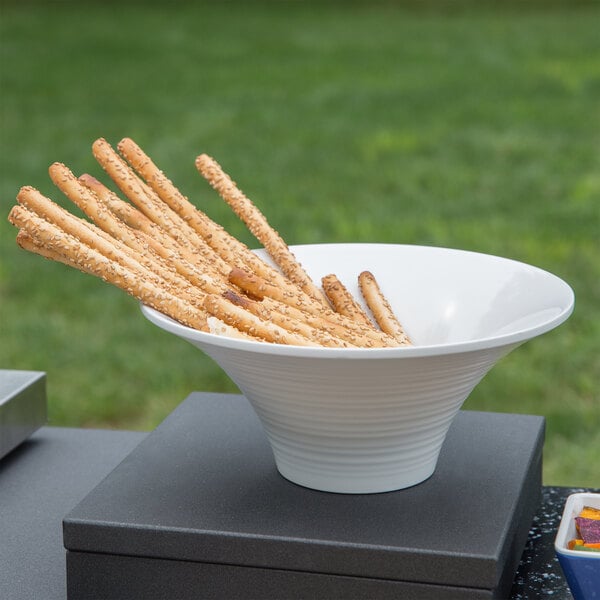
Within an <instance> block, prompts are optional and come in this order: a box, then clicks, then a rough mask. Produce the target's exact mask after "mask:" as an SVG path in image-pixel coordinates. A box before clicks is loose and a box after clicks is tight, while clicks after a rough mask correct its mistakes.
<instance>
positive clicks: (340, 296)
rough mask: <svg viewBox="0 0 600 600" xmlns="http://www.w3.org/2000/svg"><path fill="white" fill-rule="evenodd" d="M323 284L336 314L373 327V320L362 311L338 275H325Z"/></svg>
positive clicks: (322, 280)
mask: <svg viewBox="0 0 600 600" xmlns="http://www.w3.org/2000/svg"><path fill="white" fill-rule="evenodd" d="M321 283H322V284H323V291H324V292H325V295H326V296H327V298H328V299H329V302H331V305H332V306H333V308H334V310H335V311H336V312H338V313H340V314H341V315H345V316H346V317H350V318H351V319H353V320H354V321H357V322H358V323H363V324H364V325H372V323H371V320H370V319H369V317H368V316H367V314H366V313H365V311H364V310H363V309H362V306H360V304H359V303H358V302H357V301H356V300H355V298H354V297H353V296H352V294H351V293H350V292H349V291H348V289H347V288H346V287H345V286H344V284H343V283H342V282H341V281H340V280H339V279H338V278H337V276H336V275H334V274H331V275H325V277H323V278H322V279H321Z"/></svg>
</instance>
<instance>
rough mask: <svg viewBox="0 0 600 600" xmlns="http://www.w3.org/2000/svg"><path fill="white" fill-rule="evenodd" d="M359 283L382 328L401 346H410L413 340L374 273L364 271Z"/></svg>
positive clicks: (359, 277)
mask: <svg viewBox="0 0 600 600" xmlns="http://www.w3.org/2000/svg"><path fill="white" fill-rule="evenodd" d="M358 285H359V287H360V291H361V293H362V295H363V297H364V299H365V302H366V303H367V306H368V307H369V308H370V309H371V312H372V313H373V317H374V318H375V320H376V321H377V324H378V325H379V327H381V330H382V331H384V332H385V333H387V334H388V335H391V336H392V337H393V338H394V339H395V340H396V341H397V342H398V343H399V344H400V345H401V346H410V345H411V341H410V339H409V337H408V336H407V335H406V333H405V331H404V328H403V327H402V325H401V324H400V321H398V318H397V317H396V315H395V314H394V311H393V310H392V307H391V306H390V304H389V302H388V301H387V299H386V297H385V296H384V295H383V293H382V292H381V289H380V288H379V285H378V283H377V280H376V279H375V276H374V275H373V273H371V272H369V271H363V272H362V273H361V274H360V275H359V276H358Z"/></svg>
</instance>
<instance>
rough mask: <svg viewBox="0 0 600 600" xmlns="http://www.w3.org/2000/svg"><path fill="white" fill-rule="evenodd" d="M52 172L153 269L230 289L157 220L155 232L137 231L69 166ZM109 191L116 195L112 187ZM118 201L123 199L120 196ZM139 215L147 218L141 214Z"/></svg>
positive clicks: (71, 195) (79, 202)
mask: <svg viewBox="0 0 600 600" xmlns="http://www.w3.org/2000/svg"><path fill="white" fill-rule="evenodd" d="M49 172H50V176H51V178H52V180H53V181H54V183H55V184H56V185H57V186H58V187H59V188H60V189H61V191H62V192H63V193H64V194H65V195H66V196H67V197H68V198H69V199H71V200H72V201H73V202H74V203H75V204H76V205H77V206H79V208H81V210H82V211H83V212H85V213H86V214H87V215H88V216H89V217H90V218H91V219H92V220H93V221H94V222H95V223H96V224H97V225H99V226H100V227H103V228H104V229H106V231H107V232H109V233H110V234H111V235H112V236H113V238H114V239H115V240H120V241H122V242H123V243H125V244H126V245H127V246H128V247H129V248H131V249H132V250H133V251H134V252H135V253H136V254H137V255H138V260H139V261H140V262H142V263H143V264H144V266H146V267H148V268H149V269H150V270H152V271H154V272H157V273H158V274H159V275H161V276H162V277H164V278H166V279H169V280H173V278H174V275H173V273H174V272H177V273H178V274H179V276H181V277H183V278H185V279H187V281H188V282H189V283H191V284H193V285H194V286H197V287H198V288H200V289H201V290H203V291H205V292H210V293H218V292H222V291H225V290H226V289H228V288H227V286H226V285H225V282H224V281H223V280H222V279H221V278H220V277H214V276H211V274H210V269H207V268H205V261H204V260H202V259H201V258H199V257H198V256H197V255H196V256H195V255H193V254H192V253H191V252H190V251H189V249H187V248H185V247H182V246H180V245H179V244H177V243H176V242H175V241H174V240H173V239H172V238H170V237H169V236H168V235H167V234H166V233H165V232H164V230H162V229H161V228H160V227H158V226H156V225H155V224H154V223H151V225H152V226H153V227H152V229H151V232H152V234H153V235H147V234H146V233H145V232H143V231H136V230H133V229H131V228H130V227H129V226H128V225H126V224H125V223H123V222H122V221H121V220H120V219H118V218H117V217H116V215H115V214H114V213H113V212H112V211H110V210H107V209H106V207H105V203H104V202H101V201H100V199H99V198H98V196H97V195H96V194H95V192H94V191H93V190H92V188H89V187H88V186H85V185H84V184H83V183H82V182H81V178H79V179H77V178H76V177H75V176H74V175H73V173H71V171H70V170H69V169H68V168H67V167H65V166H64V165H61V164H60V163H54V164H53V165H52V166H51V167H50V169H49ZM100 185H101V184H100ZM107 191H108V192H109V193H110V194H112V192H110V190H107ZM117 200H118V201H119V202H122V201H121V200H120V199H118V198H117ZM128 206H130V205H128ZM131 208H132V209H133V210H136V209H134V208H133V207H131ZM139 216H140V217H142V219H145V217H144V216H143V215H142V214H141V213H140V215H139ZM172 248H174V250H173V249H172ZM139 257H143V259H142V258H139ZM198 265H200V267H201V268H199V267H198ZM168 271H171V272H172V273H169V272H168Z"/></svg>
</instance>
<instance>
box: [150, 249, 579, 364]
mask: <svg viewBox="0 0 600 600" xmlns="http://www.w3.org/2000/svg"><path fill="white" fill-rule="evenodd" d="M328 246H329V247H331V246H337V247H356V246H380V247H381V246H392V247H395V248H398V247H404V248H411V249H418V250H421V249H423V250H426V251H431V252H433V251H442V252H449V253H455V254H468V255H475V256H479V257H485V258H489V259H493V260H498V261H502V262H507V263H515V264H517V265H520V266H522V267H526V268H528V269H530V270H533V271H537V272H539V273H541V274H543V275H544V276H546V277H550V278H551V279H554V280H555V281H556V283H557V284H558V285H560V286H561V287H563V289H564V290H565V291H567V293H568V295H569V299H568V303H567V304H566V305H565V306H564V308H563V309H562V310H561V311H560V312H559V313H558V314H555V315H553V316H552V317H551V318H548V319H547V320H545V321H543V322H541V323H538V324H537V325H536V326H534V327H523V328H520V329H517V330H516V331H513V332H511V333H506V334H502V335H498V336H488V337H484V338H478V339H475V340H463V341H460V342H448V343H441V344H427V345H414V346H402V347H394V348H326V347H312V346H292V345H285V344H273V343H265V342H258V341H253V340H244V339H237V338H230V337H226V336H219V335H215V334H212V333H207V332H204V331H200V330H197V329H193V328H191V327H187V326H186V325H183V324H181V323H179V322H178V321H175V320H174V319H172V318H170V317H168V316H166V315H164V314H163V313H161V312H159V311H158V310H156V309H153V308H151V307H149V306H147V305H145V304H143V303H140V308H141V311H142V314H143V315H144V316H145V317H146V319H148V320H149V321H150V322H152V323H153V324H154V325H156V326H157V327H159V328H161V329H164V330H166V331H169V332H170V333H173V334H175V335H178V336H180V337H182V338H184V339H187V340H188V341H194V342H198V343H200V344H206V345H210V346H217V347H221V348H227V349H236V350H241V351H248V352H253V353H261V354H278V355H289V356H295V357H301V356H305V357H310V358H342V357H343V358H361V359H362V358H370V359H378V360H381V359H386V358H388V359H397V358H400V357H402V358H409V357H422V356H438V355H447V354H459V353H465V352H475V351H480V350H491V349H495V348H496V349H497V348H502V347H510V348H512V347H516V346H518V345H519V344H521V343H523V342H525V341H527V340H529V339H532V338H534V337H537V336H539V335H542V334H543V333H547V332H548V331H551V330H552V329H554V328H555V327H558V326H559V325H560V324H562V323H563V322H564V321H566V320H567V319H568V318H569V316H570V315H571V313H572V312H573V309H574V306H575V294H574V292H573V289H572V288H571V287H570V286H569V284H567V283H566V282H565V281H564V280H563V279H561V278H560V277H558V276H557V275H554V274H553V273H550V272H549V271H546V270H544V269H541V268H539V267H536V266H534V265H530V264H528V263H524V262H522V261H518V260H514V259H511V258H505V257H501V256H496V255H493V254H486V253H483V252H475V251H472V250H461V249H455V248H446V247H442V246H424V245H415V244H390V243H369V242H364V243H361V242H358V243H357V242H351V243H326V244H301V245H294V246H290V249H291V250H292V251H294V249H296V248H300V249H301V248H308V247H310V248H317V247H328ZM253 251H254V252H256V253H258V254H260V255H261V256H263V257H265V256H266V252H265V250H264V249H263V248H260V249H257V250H253Z"/></svg>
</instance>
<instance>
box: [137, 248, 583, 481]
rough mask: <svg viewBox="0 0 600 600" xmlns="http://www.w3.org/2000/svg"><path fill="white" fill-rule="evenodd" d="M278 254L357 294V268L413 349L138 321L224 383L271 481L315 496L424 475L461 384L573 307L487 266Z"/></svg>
mask: <svg viewBox="0 0 600 600" xmlns="http://www.w3.org/2000/svg"><path fill="white" fill-rule="evenodd" d="M292 251H293V252H294V254H295V255H296V256H297V257H298V259H299V260H300V262H301V263H302V264H303V266H304V267H305V269H306V270H307V272H308V273H309V274H310V275H311V276H312V277H313V279H314V280H315V281H317V282H318V281H320V279H321V277H322V276H324V275H327V274H329V273H335V274H336V275H337V276H338V277H339V278H340V279H341V281H342V282H343V283H344V284H345V285H346V286H347V287H348V289H349V290H350V291H352V292H353V293H354V294H355V297H357V298H358V297H359V293H358V285H357V282H356V280H357V277H358V274H359V273H360V272H361V271H363V270H369V271H371V272H372V273H373V274H374V275H375V277H376V278H377V280H378V282H379V284H380V287H381V288H382V291H383V292H384V294H385V295H386V297H387V298H388V300H389V301H390V304H391V305H392V307H393V308H394V310H395V312H396V314H397V316H398V317H399V319H400V320H401V321H402V322H403V324H404V327H405V329H406V331H407V333H408V334H409V336H410V337H411V339H412V340H413V342H414V345H413V346H411V347H402V348H378V349H358V348H356V349H354V348H352V349H347V348H312V347H299V346H283V345H277V344H267V343H261V342H254V341H248V340H241V339H233V338H226V337H222V336H216V335H212V334H209V333H204V332H202V331H197V330H194V329H191V328H189V327H185V326H183V325H181V324H180V323H177V322H176V321H174V320H172V319H170V318H168V317H166V316H164V315H162V314H161V313H159V312H157V311H156V310H153V309H151V308H148V307H147V306H142V311H143V314H144V315H145V316H146V317H147V318H148V319H149V320H150V321H151V322H152V323H154V324H155V325H157V326H158V327H160V328H162V329H164V330H166V331H169V332H171V333H173V334H175V335H177V336H179V337H181V338H183V339H185V340H187V341H189V342H190V343H192V344H193V345H195V346H197V347H198V348H200V349H202V350H203V351H204V352H205V353H206V354H208V355H209V356H211V357H212V358H213V359H214V360H215V361H216V362H217V363H218V364H219V365H220V366H221V367H222V368H223V370H224V371H225V372H226V373H227V374H228V375H229V376H230V377H231V379H232V380H233V381H234V382H235V383H236V384H237V385H238V387H239V388H240V390H241V391H242V393H243V394H244V395H245V396H246V398H247V399H248V400H249V401H250V403H251V404H252V406H253V407H254V410H255V411H256V413H257V414H258V416H259V418H260V419H261V422H262V424H263V427H264V429H265V432H266V435H267V437H268V439H269V441H270V443H271V447H272V449H273V453H274V456H275V461H276V463H277V467H278V469H279V471H280V473H281V474H282V475H283V476H284V477H286V478H288V479H290V480H291V481H294V482H296V483H298V484H300V485H304V486H307V487H311V488H315V489H319V490H324V491H332V492H341V493H373V492H384V491H391V490H397V489H401V488H405V487H409V486H412V485H415V484H418V483H420V482H422V481H424V480H425V479H427V478H428V477H430V476H431V475H432V473H433V472H434V470H435V465H436V463H437V458H438V455H439V452H440V448H441V446H442V443H443V441H444V438H445V435H446V432H447V431H448V428H449V427H450V425H451V423H452V420H453V418H454V416H455V415H456V413H457V412H458V410H459V409H460V407H461V406H462V404H463V402H464V400H465V399H466V398H467V396H468V395H469V393H470V392H471V391H472V389H473V388H474V387H475V385H477V383H478V382H479V381H480V380H481V378H482V377H483V376H484V375H485V374H486V373H487V372H488V370H489V369H490V368H491V367H492V366H493V365H494V364H495V363H496V362H497V361H498V360H499V359H500V358H501V357H503V356H505V355H506V354H507V353H509V352H510V351H511V350H513V349H514V348H516V347H517V346H518V345H519V344H521V343H523V342H525V341H527V340H529V339H531V338H533V337H536V336H538V335H541V334H543V333H545V332H547V331H550V330H551V329H553V328H555V327H557V326H558V325H559V324H561V323H562V322H563V321H565V320H566V319H567V318H568V317H569V315H570V314H571V312H572V310H573V306H574V294H573V291H572V290H571V288H570V287H569V286H568V285H567V284H566V283H565V282H564V281H562V280H561V279H559V278H558V277H556V276H554V275H552V274H550V273H548V272H546V271H543V270H541V269H538V268H536V267H533V266H530V265H526V264H523V263H520V262H517V261H513V260H509V259H504V258H500V257H496V256H490V255H484V254H479V253H475V252H467V251H461V250H452V249H447V248H435V247H426V246H409V245H394V244H320V245H306V246H294V247H292ZM258 253H259V254H261V255H262V256H264V252H263V251H258Z"/></svg>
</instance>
